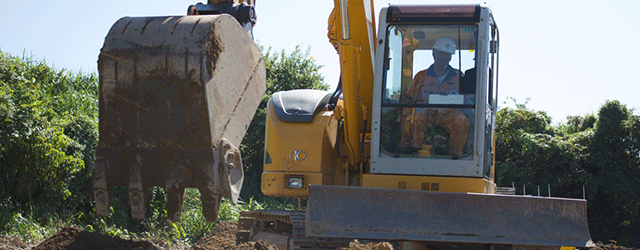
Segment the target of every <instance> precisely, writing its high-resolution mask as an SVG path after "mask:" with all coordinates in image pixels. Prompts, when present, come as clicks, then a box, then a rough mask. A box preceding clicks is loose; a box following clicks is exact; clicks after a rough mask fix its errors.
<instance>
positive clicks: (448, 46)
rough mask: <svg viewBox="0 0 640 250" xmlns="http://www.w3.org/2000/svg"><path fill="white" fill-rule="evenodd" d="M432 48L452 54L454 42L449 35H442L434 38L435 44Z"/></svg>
mask: <svg viewBox="0 0 640 250" xmlns="http://www.w3.org/2000/svg"><path fill="white" fill-rule="evenodd" d="M433 49H435V50H437V51H442V52H446V53H449V54H452V55H453V54H455V53H456V42H455V41H453V39H451V37H448V36H443V37H440V38H438V40H436V44H434V45H433Z"/></svg>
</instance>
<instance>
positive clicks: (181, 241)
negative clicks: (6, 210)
mask: <svg viewBox="0 0 640 250" xmlns="http://www.w3.org/2000/svg"><path fill="white" fill-rule="evenodd" d="M162 196H163V192H162V189H160V188H154V189H153V191H152V192H151V195H150V198H149V204H148V206H147V209H151V211H150V212H148V215H147V218H146V219H145V220H144V221H133V220H131V219H130V218H129V217H128V213H127V212H126V211H117V210H116V209H114V208H113V206H120V204H118V203H119V202H124V201H118V200H114V202H113V203H112V213H111V215H110V216H109V217H108V218H99V217H93V218H90V219H88V218H83V217H91V216H92V215H91V214H89V215H71V216H61V215H58V214H50V215H49V216H48V217H47V218H45V219H44V220H43V219H38V218H35V217H34V216H33V215H30V214H22V213H14V214H12V215H11V218H10V219H9V220H8V224H7V225H6V226H5V227H6V228H7V230H5V231H4V232H0V236H8V237H11V238H19V239H21V240H22V242H24V243H25V244H28V245H31V246H33V245H36V244H38V243H39V242H41V241H42V240H44V239H46V238H48V237H50V236H52V235H54V234H55V233H56V232H57V231H58V229H60V228H63V227H69V226H72V227H78V228H82V229H84V230H86V231H90V232H99V233H102V234H105V235H110V236H116V237H120V238H123V239H143V240H148V241H152V242H156V243H157V242H163V244H164V245H169V246H170V245H185V244H188V245H190V244H193V243H195V242H197V241H198V240H199V239H200V238H202V237H203V236H205V235H206V234H208V233H209V232H210V231H211V230H212V229H213V228H214V227H215V226H216V224H217V223H209V222H207V221H206V220H205V219H204V216H203V214H202V205H201V202H200V193H199V191H198V190H197V189H186V191H185V198H184V205H183V212H182V219H181V220H180V221H178V222H171V221H169V220H167V219H166V210H163V209H162V208H163V207H164V204H163V203H162V202H158V200H159V199H160V198H163V197H162ZM154 199H155V200H154ZM294 208H295V207H294V205H293V202H292V201H285V202H283V201H282V200H278V199H267V200H265V203H258V202H257V201H255V200H253V199H251V200H249V201H246V202H242V201H241V202H239V203H238V204H237V205H232V204H231V202H230V201H229V200H227V199H224V198H223V201H222V203H221V205H220V213H219V219H218V221H229V220H230V221H238V217H239V215H240V211H243V210H259V209H273V210H293V209H294ZM124 216H126V217H124Z"/></svg>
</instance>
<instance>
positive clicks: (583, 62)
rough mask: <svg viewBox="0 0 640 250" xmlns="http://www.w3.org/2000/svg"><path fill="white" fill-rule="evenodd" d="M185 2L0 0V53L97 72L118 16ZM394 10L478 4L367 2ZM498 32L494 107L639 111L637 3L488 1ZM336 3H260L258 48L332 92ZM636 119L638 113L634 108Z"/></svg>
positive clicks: (175, 10)
mask: <svg viewBox="0 0 640 250" xmlns="http://www.w3.org/2000/svg"><path fill="white" fill-rule="evenodd" d="M195 3H196V2H192V1H188V0H173V1H170V0H155V1H151V0H131V1H121V0H118V1H116V0H103V1H86V0H85V1H79V0H66V1H61V0H50V1H34V0H21V1H18V0H2V1H0V13H1V14H0V50H1V51H3V52H5V53H9V54H11V55H14V56H23V55H24V56H26V57H31V58H33V59H35V60H45V61H46V62H47V63H48V64H50V65H53V66H54V67H55V68H57V69H62V68H65V69H69V70H72V71H74V72H85V73H88V72H97V60H98V54H99V53H100V48H101V47H102V44H103V43H104V38H105V36H106V35H107V32H108V31H109V28H110V27H111V25H113V23H115V22H116V21H117V20H118V19H119V18H120V17H124V16H167V15H184V14H185V13H186V9H187V7H188V6H189V5H191V4H195ZM389 3H393V4H425V3H433V4H451V3H455V4H458V3H474V4H475V3H479V2H477V1H476V2H473V1H464V0H459V1H450V0H438V1H434V2H428V1H424V0H422V1H415V0H398V1H394V2H390V0H384V1H382V0H374V5H375V10H376V21H377V19H378V14H379V11H380V9H381V8H382V7H383V6H387V5H388V4H389ZM486 3H487V4H488V5H489V6H490V7H491V9H492V11H493V13H494V16H495V19H496V22H497V24H498V28H499V30H500V68H499V90H498V94H499V101H500V103H501V105H502V106H512V105H511V104H512V103H513V101H511V99H515V100H516V101H517V102H518V103H525V102H526V103H527V107H528V108H531V109H534V110H538V111H545V112H547V114H549V115H550V116H551V117H552V118H553V123H559V122H564V121H566V117H567V116H574V115H586V114H590V113H597V112H598V109H599V107H600V106H601V105H602V104H604V103H605V102H606V100H619V101H620V102H621V103H622V104H626V105H627V107H628V108H635V109H640V97H639V96H638V95H639V94H640V80H639V79H640V78H638V77H636V75H638V72H636V70H640V67H638V66H640V63H638V60H639V59H640V50H639V49H638V45H640V15H638V13H640V0H614V1H593V0H582V1H563V0H556V1H550V0H539V1H514V0H493V1H491V0H490V1H486ZM332 8H333V1H329V0H324V1H319V0H303V1H284V0H259V1H257V5H256V13H257V16H258V23H257V25H256V27H255V28H254V36H255V39H256V41H257V42H258V44H259V45H262V46H264V47H265V48H271V49H272V50H273V51H281V50H285V52H287V53H290V52H291V51H293V50H294V48H295V47H296V46H298V45H299V46H300V47H301V48H302V50H303V51H306V49H307V48H309V49H310V55H311V56H312V57H313V58H314V59H315V60H316V62H317V63H318V64H319V65H323V68H322V70H321V73H322V74H323V76H324V79H325V82H326V83H327V84H329V85H330V86H331V88H332V89H335V86H336V85H337V81H338V77H339V72H340V69H339V64H338V55H337V53H336V52H335V49H334V48H333V46H331V44H330V43H329V42H328V39H327V36H326V34H327V19H328V17H329V14H330V12H331V10H332ZM634 113H635V114H640V112H639V111H638V110H636V111H635V112H634Z"/></svg>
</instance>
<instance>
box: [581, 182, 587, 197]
mask: <svg viewBox="0 0 640 250" xmlns="http://www.w3.org/2000/svg"><path fill="white" fill-rule="evenodd" d="M582 199H583V200H586V199H587V196H586V195H585V193H584V185H582Z"/></svg>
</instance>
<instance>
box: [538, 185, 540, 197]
mask: <svg viewBox="0 0 640 250" xmlns="http://www.w3.org/2000/svg"><path fill="white" fill-rule="evenodd" d="M538 197H540V185H538Z"/></svg>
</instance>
